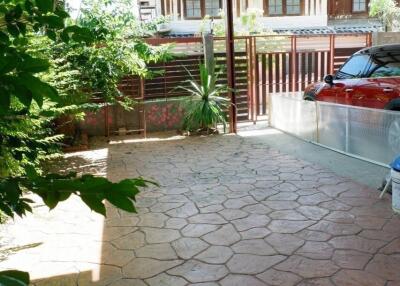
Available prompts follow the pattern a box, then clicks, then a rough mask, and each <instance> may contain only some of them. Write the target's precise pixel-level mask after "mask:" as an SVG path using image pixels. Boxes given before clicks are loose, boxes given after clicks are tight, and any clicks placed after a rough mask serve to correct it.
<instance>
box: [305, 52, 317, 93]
mask: <svg viewBox="0 0 400 286" xmlns="http://www.w3.org/2000/svg"><path fill="white" fill-rule="evenodd" d="M314 55H315V53H313V52H310V53H308V77H307V84H306V85H309V84H310V83H312V81H313V78H312V75H313V73H314V64H313V61H314Z"/></svg>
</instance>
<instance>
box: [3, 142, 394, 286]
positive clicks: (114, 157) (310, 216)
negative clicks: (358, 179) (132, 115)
mask: <svg viewBox="0 0 400 286" xmlns="http://www.w3.org/2000/svg"><path fill="white" fill-rule="evenodd" d="M175 139H176V138H175ZM95 144H98V145H95V148H96V150H94V151H87V152H81V153H77V154H71V155H68V156H67V157H69V158H67V160H72V162H71V164H72V165H71V166H79V165H81V166H82V167H81V168H79V169H75V170H76V171H78V172H92V173H94V174H96V175H99V176H108V178H109V179H111V180H113V181H118V180H121V179H125V178H130V177H135V176H143V177H145V178H151V179H153V180H155V181H157V182H158V183H159V184H160V187H151V188H149V189H147V190H144V191H143V192H142V193H140V194H139V195H138V197H137V204H136V206H137V209H138V214H130V213H127V212H124V211H121V210H117V209H115V208H114V207H112V206H107V213H108V218H106V219H104V218H102V217H101V216H99V215H96V214H94V213H92V212H90V210H88V209H87V208H86V207H85V206H83V205H82V203H81V202H80V201H79V199H72V200H68V201H67V202H64V203H63V204H60V206H59V207H58V208H56V209H55V210H54V211H52V212H50V213H49V212H48V210H47V209H46V208H44V207H43V206H42V205H40V204H39V205H38V206H37V207H35V209H34V212H35V214H34V215H30V216H28V217H26V218H24V219H18V218H17V219H16V220H15V221H10V222H9V223H8V224H7V225H2V226H0V231H1V235H0V254H2V253H1V250H2V249H4V248H13V247H15V248H16V249H21V250H19V251H18V252H15V253H12V254H11V255H9V254H7V255H8V257H6V258H7V259H5V260H2V261H0V270H5V269H20V270H25V271H29V272H30V274H31V277H32V280H33V283H32V285H34V286H45V285H65V286H70V285H71V286H72V285H74V286H84V285H110V286H156V285H160V286H161V285H162V286H189V285H190V286H236V285H237V286H271V285H272V286H275V285H282V286H285V285H288V286H292V285H296V286H317V285H318V286H352V285H359V286H364V285H365V286H367V285H368V286H369V285H373V286H374V285H382V286H397V285H400V274H399V273H400V272H399V268H398V265H399V264H400V218H399V217H398V216H394V215H393V212H392V210H391V205H390V200H389V199H388V198H390V197H385V198H384V199H382V200H379V199H378V193H377V192H376V191H375V190H369V189H368V188H365V187H364V186H361V185H359V184H356V183H354V182H351V181H349V180H348V179H345V178H341V177H338V176H336V175H335V174H333V173H332V172H330V171H328V170H325V169H324V168H321V167H319V166H316V165H315V164H312V163H309V162H305V161H303V160H299V159H297V158H294V157H292V156H288V155H285V154H281V153H280V152H277V151H275V150H272V149H270V148H269V147H268V146H266V145H265V144H264V143H263V142H262V140H259V138H244V137H239V136H211V137H205V138H199V137H193V138H185V139H181V138H179V139H176V140H166V141H160V142H156V141H153V142H147V141H146V142H139V143H137V142H134V143H130V142H129V141H126V142H125V141H116V142H112V144H109V145H107V144H104V143H96V142H95ZM75 160H76V161H75ZM65 166H69V165H68V164H67V163H66V164H65ZM71 170H72V169H71ZM27 234H29V235H27ZM33 243H41V244H40V245H39V246H36V247H31V246H30V245H31V244H33ZM7 255H6V256H7ZM0 257H1V256H0Z"/></svg>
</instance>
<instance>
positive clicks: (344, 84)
mask: <svg viewBox="0 0 400 286" xmlns="http://www.w3.org/2000/svg"><path fill="white" fill-rule="evenodd" d="M368 63H369V55H368V54H355V55H353V56H352V57H351V58H350V59H349V60H348V61H347V62H346V63H345V64H344V65H343V66H342V67H341V68H340V69H339V70H338V72H337V73H336V76H335V79H334V81H333V85H332V86H331V88H332V91H333V92H334V93H335V97H336V100H335V101H336V103H339V104H347V105H351V104H353V96H354V94H355V92H356V89H357V87H358V84H359V81H360V79H361V78H362V77H363V76H364V75H365V71H366V69H367V67H368Z"/></svg>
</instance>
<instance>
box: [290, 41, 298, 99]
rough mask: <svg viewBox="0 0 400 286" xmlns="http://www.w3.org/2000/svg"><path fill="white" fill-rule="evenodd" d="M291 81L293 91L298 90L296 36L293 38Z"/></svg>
mask: <svg viewBox="0 0 400 286" xmlns="http://www.w3.org/2000/svg"><path fill="white" fill-rule="evenodd" d="M290 74H291V81H292V91H293V92H294V91H297V89H298V88H297V76H298V74H297V39H296V36H292V38H291V72H290Z"/></svg>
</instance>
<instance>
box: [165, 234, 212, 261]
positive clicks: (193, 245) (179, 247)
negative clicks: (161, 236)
mask: <svg viewBox="0 0 400 286" xmlns="http://www.w3.org/2000/svg"><path fill="white" fill-rule="evenodd" d="M208 246H209V245H208V244H207V243H205V242H204V241H202V240H201V239H199V238H189V237H183V238H180V239H178V240H176V241H174V242H172V247H173V248H174V249H175V251H176V253H177V254H178V256H179V258H181V259H190V258H192V257H193V256H195V255H196V254H198V253H200V252H202V251H203V250H205V249H206V248H207V247H208Z"/></svg>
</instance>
